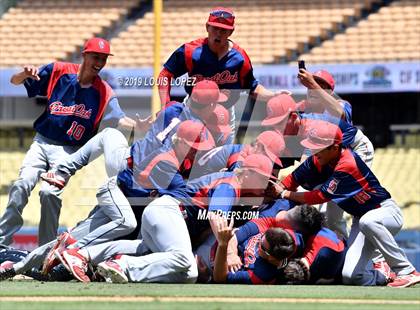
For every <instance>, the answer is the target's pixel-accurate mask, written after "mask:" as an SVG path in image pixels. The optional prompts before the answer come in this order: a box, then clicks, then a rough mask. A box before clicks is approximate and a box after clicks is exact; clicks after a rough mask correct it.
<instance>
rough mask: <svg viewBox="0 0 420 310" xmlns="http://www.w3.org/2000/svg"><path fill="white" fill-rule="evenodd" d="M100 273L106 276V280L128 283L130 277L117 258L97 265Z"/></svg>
mask: <svg viewBox="0 0 420 310" xmlns="http://www.w3.org/2000/svg"><path fill="white" fill-rule="evenodd" d="M97 270H98V273H99V274H100V275H101V276H102V277H104V278H105V281H106V282H111V283H128V278H127V276H126V275H125V273H124V271H123V270H122V268H121V266H120V265H119V264H118V262H117V261H115V260H108V261H105V262H102V263H100V264H99V265H98V267H97Z"/></svg>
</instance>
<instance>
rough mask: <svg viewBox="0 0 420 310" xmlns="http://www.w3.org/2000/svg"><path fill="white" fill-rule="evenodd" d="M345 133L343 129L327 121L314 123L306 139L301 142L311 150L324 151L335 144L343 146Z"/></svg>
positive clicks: (308, 130)
mask: <svg viewBox="0 0 420 310" xmlns="http://www.w3.org/2000/svg"><path fill="white" fill-rule="evenodd" d="M342 141H343V133H342V132H341V129H340V128H339V127H338V126H337V125H335V124H332V123H328V122H325V121H313V122H311V124H310V127H309V128H308V129H307V131H306V138H305V139H304V140H302V141H301V142H300V144H302V145H303V146H304V147H306V148H308V149H310V150H315V151H316V150H319V151H320V150H323V149H325V148H327V147H329V146H331V145H334V144H341V143H342Z"/></svg>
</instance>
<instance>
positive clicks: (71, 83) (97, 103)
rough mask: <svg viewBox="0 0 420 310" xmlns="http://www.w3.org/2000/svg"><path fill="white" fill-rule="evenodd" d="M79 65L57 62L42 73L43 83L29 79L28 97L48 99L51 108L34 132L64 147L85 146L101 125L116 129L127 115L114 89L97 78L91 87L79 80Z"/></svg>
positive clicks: (36, 125)
mask: <svg viewBox="0 0 420 310" xmlns="http://www.w3.org/2000/svg"><path fill="white" fill-rule="evenodd" d="M79 68H80V65H78V64H73V63H65V62H55V63H51V64H48V65H45V66H43V67H41V68H40V70H39V73H38V75H39V77H40V80H39V81H36V80H32V79H26V80H25V82H24V86H25V88H26V90H27V93H28V97H34V96H46V97H47V100H48V105H47V107H46V109H45V111H44V113H42V114H41V116H40V117H39V118H38V119H37V120H36V121H35V123H34V128H35V130H36V131H37V132H38V133H40V134H41V135H43V136H44V137H47V138H48V139H51V140H54V141H57V142H59V143H60V144H63V145H83V144H84V143H86V142H87V141H88V140H89V139H90V138H91V137H92V136H94V135H95V134H96V132H97V130H98V127H99V124H100V123H102V125H105V126H111V127H116V126H117V125H118V121H119V120H120V119H121V118H123V117H124V116H125V114H124V112H123V111H122V110H121V108H120V106H119V104H118V100H117V98H116V97H115V94H114V92H113V91H112V89H111V87H110V86H109V85H108V84H107V83H106V82H105V81H103V80H101V78H100V77H99V76H98V77H96V79H95V80H94V82H93V83H92V85H90V86H89V87H81V85H80V84H79V82H78V80H77V72H78V70H79Z"/></svg>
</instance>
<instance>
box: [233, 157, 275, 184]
mask: <svg viewBox="0 0 420 310" xmlns="http://www.w3.org/2000/svg"><path fill="white" fill-rule="evenodd" d="M241 168H243V169H250V170H253V171H255V172H257V173H259V174H261V175H263V176H266V177H268V178H270V179H275V180H276V177H274V176H273V175H272V174H271V172H272V171H273V162H272V161H271V159H270V158H268V157H267V156H265V155H263V154H251V155H248V156H246V157H245V158H244V160H243V162H242V166H241Z"/></svg>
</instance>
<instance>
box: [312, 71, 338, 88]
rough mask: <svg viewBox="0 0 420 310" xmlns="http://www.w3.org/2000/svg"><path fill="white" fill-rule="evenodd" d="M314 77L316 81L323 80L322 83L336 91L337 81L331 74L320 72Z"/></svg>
mask: <svg viewBox="0 0 420 310" xmlns="http://www.w3.org/2000/svg"><path fill="white" fill-rule="evenodd" d="M313 76H314V79H315V81H316V80H321V81H322V82H324V83H327V84H328V85H329V86H330V88H331V90H334V87H335V81H334V78H333V76H332V75H331V73H329V72H328V71H326V70H319V71H317V72H315V73H314V74H313Z"/></svg>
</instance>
